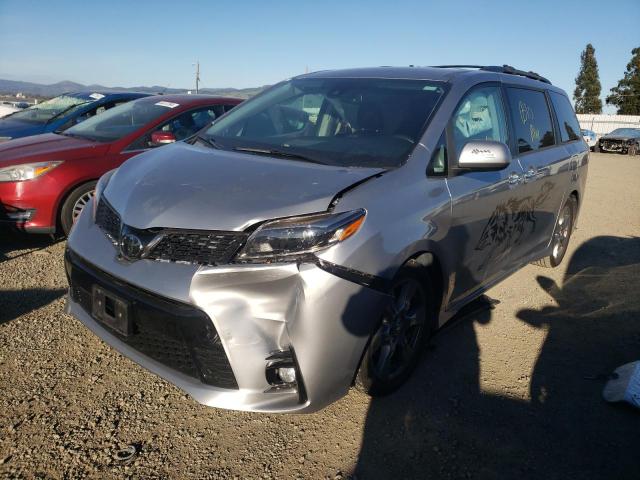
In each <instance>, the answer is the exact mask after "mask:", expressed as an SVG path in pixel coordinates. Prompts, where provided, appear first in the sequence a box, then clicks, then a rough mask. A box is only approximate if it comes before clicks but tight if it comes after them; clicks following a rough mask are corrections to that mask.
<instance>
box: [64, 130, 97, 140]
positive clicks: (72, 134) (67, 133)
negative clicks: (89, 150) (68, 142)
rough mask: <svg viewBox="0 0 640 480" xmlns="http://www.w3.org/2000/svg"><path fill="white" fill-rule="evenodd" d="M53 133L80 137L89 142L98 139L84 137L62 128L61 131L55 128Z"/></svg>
mask: <svg viewBox="0 0 640 480" xmlns="http://www.w3.org/2000/svg"><path fill="white" fill-rule="evenodd" d="M53 133H55V134H58V135H64V136H65V137H73V138H81V139H83V140H89V141H90V142H97V141H98V140H96V139H95V138H91V137H85V136H84V135H78V134H76V133H69V132H66V131H64V130H62V131H61V130H56V131H55V132H53Z"/></svg>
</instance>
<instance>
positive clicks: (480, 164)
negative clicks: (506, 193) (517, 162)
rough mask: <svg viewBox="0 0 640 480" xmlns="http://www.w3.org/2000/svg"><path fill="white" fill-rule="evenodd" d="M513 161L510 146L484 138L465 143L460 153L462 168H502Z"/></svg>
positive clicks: (459, 167)
mask: <svg viewBox="0 0 640 480" xmlns="http://www.w3.org/2000/svg"><path fill="white" fill-rule="evenodd" d="M510 163H511V151H510V150H509V147H508V146H507V145H506V144H504V143H502V142H497V141H495V140H482V141H475V140H472V141H470V142H467V143H465V145H464V147H462V151H461V152H460V155H458V165H457V167H458V169H460V170H473V171H482V170H502V169H503V168H506V167H508V166H509V164H510Z"/></svg>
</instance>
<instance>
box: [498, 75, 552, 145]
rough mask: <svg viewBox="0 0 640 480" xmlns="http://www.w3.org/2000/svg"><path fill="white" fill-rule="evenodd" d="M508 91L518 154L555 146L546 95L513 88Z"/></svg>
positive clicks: (535, 91)
mask: <svg viewBox="0 0 640 480" xmlns="http://www.w3.org/2000/svg"><path fill="white" fill-rule="evenodd" d="M507 91H508V96H509V109H510V112H511V118H512V119H513V125H514V130H515V137H516V143H517V145H518V147H517V148H518V153H526V152H531V151H534V150H538V149H539V148H544V147H549V146H551V145H553V144H554V143H555V138H554V135H553V127H552V123H551V114H550V112H549V106H548V105H547V99H546V98H545V96H544V93H542V92H539V91H537V90H528V89H524V88H511V87H510V88H507Z"/></svg>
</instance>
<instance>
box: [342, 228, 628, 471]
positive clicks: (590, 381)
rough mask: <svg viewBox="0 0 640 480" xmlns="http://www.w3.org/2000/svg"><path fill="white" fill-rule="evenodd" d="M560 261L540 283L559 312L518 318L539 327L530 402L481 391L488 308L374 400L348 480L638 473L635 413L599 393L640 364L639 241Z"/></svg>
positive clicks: (586, 249) (599, 242) (447, 333)
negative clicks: (555, 274)
mask: <svg viewBox="0 0 640 480" xmlns="http://www.w3.org/2000/svg"><path fill="white" fill-rule="evenodd" d="M565 261H567V262H569V264H568V270H567V272H566V275H565V277H564V280H563V282H562V285H561V286H558V285H556V284H555V282H554V281H553V280H552V279H550V278H548V277H545V276H542V275H541V276H539V277H538V278H537V281H538V284H539V285H540V287H541V288H543V289H544V290H545V291H546V292H548V293H549V294H550V295H551V296H552V297H553V299H554V300H555V302H556V303H557V305H556V306H547V307H544V308H542V309H531V310H528V309H525V310H521V311H519V312H518V314H517V316H518V318H519V319H520V320H522V321H523V322H526V323H527V324H528V325H532V326H534V327H536V328H545V329H547V337H546V339H545V342H544V345H543V347H542V349H541V352H540V355H539V357H538V359H537V361H536V364H535V366H534V368H533V372H532V375H531V378H530V379H529V378H528V377H527V378H524V379H523V381H527V382H529V384H530V398H531V400H530V401H524V400H521V399H518V398H514V397H513V396H509V395H508V386H507V387H506V390H505V391H503V392H486V391H482V390H481V389H480V381H481V377H480V375H483V374H482V373H481V371H480V366H479V354H480V350H479V345H478V342H477V339H476V334H475V329H474V324H475V323H476V322H478V323H487V322H490V321H492V320H493V319H492V311H491V310H490V309H486V308H485V309H480V310H479V311H476V312H475V313H474V312H472V313H471V314H467V315H466V316H465V317H463V318H461V319H460V320H458V321H456V322H454V323H453V324H452V325H451V326H449V327H448V328H445V329H443V331H442V332H440V333H439V334H438V335H437V336H436V337H435V339H434V341H433V344H434V348H433V349H432V350H431V351H429V352H427V355H426V356H425V357H426V358H424V359H423V362H422V363H421V365H420V367H419V368H418V370H417V371H416V372H415V374H414V375H413V376H412V378H411V379H410V381H409V382H408V384H407V385H405V386H404V387H403V388H401V389H400V390H399V391H398V392H396V393H394V394H392V395H389V396H387V397H382V398H376V399H373V400H372V402H371V405H370V408H369V411H368V414H367V419H366V424H365V428H364V432H363V441H362V448H361V451H360V454H359V458H358V463H357V466H356V468H355V471H354V472H353V474H354V476H356V477H357V478H358V479H360V480H362V479H377V478H385V479H386V478H520V479H522V478H527V479H529V478H531V479H534V478H536V479H538V478H549V479H554V478H562V479H566V478H582V479H590V478H616V479H626V478H629V479H631V478H638V477H637V475H638V472H639V471H640V455H638V444H639V443H640V411H638V410H635V409H633V408H632V407H630V406H627V405H625V404H608V403H606V402H605V401H604V400H602V397H601V392H602V387H603V385H604V383H605V381H606V376H607V375H608V374H609V372H611V371H612V370H614V369H615V368H616V367H617V366H619V365H621V364H624V363H627V362H631V361H634V360H639V359H640V315H639V314H640V295H638V291H640V239H639V238H621V237H609V236H603V237H596V238H593V239H591V240H589V241H588V242H586V243H584V244H583V245H581V246H580V247H579V248H578V249H577V250H576V251H575V253H574V254H573V255H572V257H571V258H566V259H565ZM540 272H541V273H542V272H544V271H543V270H540ZM514 348H517V347H514ZM485 361H486V360H485ZM499 368H509V366H508V365H504V366H500V367H499ZM484 375H487V374H486V373H485V374H484Z"/></svg>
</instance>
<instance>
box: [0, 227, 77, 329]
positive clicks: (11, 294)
mask: <svg viewBox="0 0 640 480" xmlns="http://www.w3.org/2000/svg"><path fill="white" fill-rule="evenodd" d="M54 243H55V240H52V239H51V237H49V236H47V235H27V234H24V233H20V232H13V231H8V230H0V264H1V263H3V262H6V261H12V260H14V259H16V258H19V257H21V256H24V255H29V254H32V253H34V252H36V251H39V250H43V249H45V248H47V247H49V246H51V245H53V244H54ZM15 252H18V253H15ZM4 283H5V282H4V278H3V276H2V274H0V325H2V324H4V323H7V322H10V321H11V320H14V319H16V318H18V317H19V316H21V315H24V314H26V313H29V312H31V311H33V310H37V309H38V308H40V307H43V306H44V305H47V304H49V303H51V302H53V301H54V300H56V299H58V298H60V297H62V296H63V295H64V294H65V292H66V290H65V289H62V288H55V289H46V288H25V289H20V290H5V289H4V287H5V285H4Z"/></svg>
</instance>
